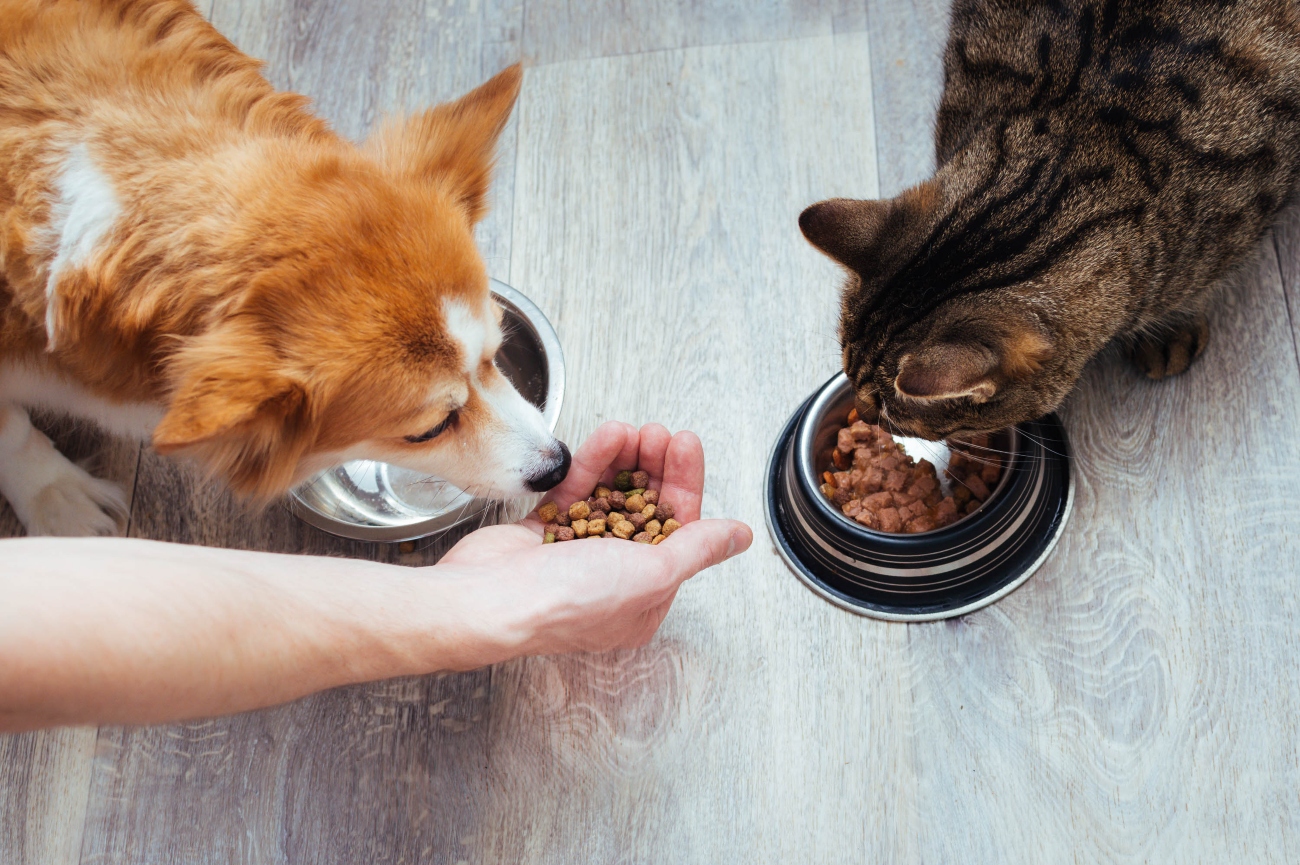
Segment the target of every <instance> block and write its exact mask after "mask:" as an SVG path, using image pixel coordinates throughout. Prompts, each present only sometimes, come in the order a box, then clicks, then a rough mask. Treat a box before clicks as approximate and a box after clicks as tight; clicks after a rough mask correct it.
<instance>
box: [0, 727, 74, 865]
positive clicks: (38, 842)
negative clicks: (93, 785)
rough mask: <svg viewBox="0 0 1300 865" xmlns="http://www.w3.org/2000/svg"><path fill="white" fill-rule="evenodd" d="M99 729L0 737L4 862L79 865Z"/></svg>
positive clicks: (1, 858)
mask: <svg viewBox="0 0 1300 865" xmlns="http://www.w3.org/2000/svg"><path fill="white" fill-rule="evenodd" d="M94 753H95V728H93V727H76V728H66V729H60V730H40V731H35V732H31V733H23V734H22V735H17V736H13V735H11V736H0V862H4V863H5V865H76V863H77V862H78V861H80V855H81V833H82V827H83V826H84V825H85V820H86V799H87V796H88V795H89V792H90V774H91V759H92V758H93V757H94Z"/></svg>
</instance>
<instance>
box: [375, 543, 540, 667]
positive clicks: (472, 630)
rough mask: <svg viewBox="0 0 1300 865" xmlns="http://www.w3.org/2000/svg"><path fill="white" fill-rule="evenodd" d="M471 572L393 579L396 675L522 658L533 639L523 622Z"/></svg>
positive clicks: (454, 568)
mask: <svg viewBox="0 0 1300 865" xmlns="http://www.w3.org/2000/svg"><path fill="white" fill-rule="evenodd" d="M484 576H485V575H484V574H483V573H482V572H481V571H479V570H477V569H474V568H466V567H462V566H458V565H435V566H433V567H428V568H421V569H418V570H414V569H413V570H409V571H407V572H406V573H403V574H402V575H401V576H400V577H399V578H398V584H399V585H398V586H395V589H396V592H395V595H396V596H397V597H396V598H395V600H394V602H392V603H390V604H389V607H390V609H392V610H393V611H394V613H395V614H396V619H397V621H398V623H399V624H398V625H397V628H396V630H395V632H394V636H396V637H397V638H398V643H399V644H400V648H396V651H395V655H396V656H398V657H400V658H401V661H400V664H401V666H402V667H403V668H404V669H403V671H402V672H401V673H398V674H397V675H424V674H428V673H434V672H443V671H464V670H474V669H478V668H480V667H485V666H488V665H490V664H496V663H500V662H502V661H507V660H510V659H511V658H515V657H518V656H519V655H521V654H523V652H524V649H525V647H526V646H527V644H528V642H529V640H530V639H531V636H532V629H531V628H530V626H529V624H528V622H527V621H524V620H521V619H520V618H519V617H518V616H517V615H516V614H515V611H514V610H513V609H512V608H511V607H510V606H509V605H508V604H503V603H501V602H500V601H501V600H502V599H500V598H498V597H495V596H494V595H493V594H492V593H491V588H490V587H491V582H490V581H489V580H485V579H483V577H484Z"/></svg>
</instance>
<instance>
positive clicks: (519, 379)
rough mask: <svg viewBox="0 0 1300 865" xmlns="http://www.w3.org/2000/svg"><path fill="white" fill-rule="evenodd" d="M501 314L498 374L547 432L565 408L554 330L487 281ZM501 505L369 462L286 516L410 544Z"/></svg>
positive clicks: (319, 486) (303, 499) (300, 501)
mask: <svg viewBox="0 0 1300 865" xmlns="http://www.w3.org/2000/svg"><path fill="white" fill-rule="evenodd" d="M492 296H493V297H494V298H496V301H497V303H499V304H501V308H502V309H503V310H504V312H505V318H504V321H503V322H502V329H503V330H504V331H505V341H504V342H503V343H502V345H501V349H500V351H498V352H497V356H496V362H497V367H498V368H499V369H500V370H501V372H502V374H503V375H505V377H506V378H508V379H510V381H511V383H512V384H514V386H515V387H516V388H518V390H519V392H520V393H521V394H523V396H524V398H525V399H527V400H528V401H529V402H531V403H532V404H533V405H535V406H537V407H538V408H539V409H541V412H542V416H543V417H545V418H546V423H547V425H548V426H549V427H550V428H551V431H552V432H554V431H555V424H556V423H557V422H558V421H559V419H560V405H561V403H562V402H563V401H564V354H563V352H561V350H560V339H559V337H558V336H556V334H555V328H553V327H552V326H551V323H550V322H549V321H547V320H546V316H544V315H543V314H542V311H541V310H540V309H538V308H537V307H536V306H535V305H534V304H533V302H532V301H530V300H529V299H528V298H526V297H524V296H523V295H522V294H520V293H519V292H517V291H515V290H514V289H513V288H511V287H510V286H508V285H506V284H505V283H503V282H498V281H497V280H495V279H494V280H492ZM499 504H500V503H499V502H493V501H491V500H489V499H483V498H477V497H475V496H472V495H470V494H469V493H467V492H465V491H463V490H461V489H459V488H458V487H455V486H452V485H451V484H449V483H447V482H446V481H443V480H440V479H437V478H431V477H429V476H428V475H426V474H422V473H420V472H416V471H412V470H410V469H406V468H400V467H398V466H393V465H388V464H387V463H378V462H373V461H370V460H358V461H354V462H348V463H344V464H343V465H341V466H337V467H335V468H332V469H330V470H329V471H326V472H323V473H322V474H320V475H317V476H316V477H315V478H313V479H312V480H310V481H308V482H307V483H305V484H303V485H302V486H300V487H298V488H297V489H295V490H294V491H293V492H291V493H290V494H289V506H290V509H291V510H292V511H293V513H294V514H296V515H297V516H298V517H299V518H300V519H302V520H303V521H304V522H306V523H309V524H310V525H313V526H315V527H316V528H318V529H322V530H324V531H327V532H329V533H330V534H333V535H339V536H340V537H344V538H353V539H355V540H361V541H388V542H393V543H395V542H399V541H410V540H415V539H417V538H424V537H428V536H429V535H433V534H437V533H438V532H444V531H446V530H448V529H450V528H453V527H455V526H458V525H461V524H462V523H466V522H469V521H470V520H478V521H486V520H487V518H488V517H489V516H490V511H491V509H493V508H494V507H496V506H498V505H499Z"/></svg>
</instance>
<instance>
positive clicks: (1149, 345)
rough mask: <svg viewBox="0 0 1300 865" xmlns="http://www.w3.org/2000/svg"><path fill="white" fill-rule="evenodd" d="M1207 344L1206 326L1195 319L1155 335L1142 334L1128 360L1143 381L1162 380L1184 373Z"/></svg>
mask: <svg viewBox="0 0 1300 865" xmlns="http://www.w3.org/2000/svg"><path fill="white" fill-rule="evenodd" d="M1209 341H1210V322H1209V320H1208V319H1206V317H1205V316H1204V315H1197V316H1196V317H1194V318H1191V319H1188V320H1186V321H1184V322H1180V323H1179V324H1177V325H1174V326H1173V327H1171V328H1170V329H1168V330H1165V331H1164V332H1162V333H1159V334H1143V335H1141V336H1139V337H1138V338H1137V341H1136V342H1134V344H1133V347H1132V349H1130V352H1129V356H1130V357H1131V358H1132V359H1133V363H1134V364H1135V365H1136V366H1137V368H1138V369H1140V370H1142V372H1144V373H1146V376H1147V378H1152V379H1162V378H1169V376H1171V375H1178V374H1179V373H1182V372H1186V371H1187V368H1188V367H1189V366H1191V365H1192V361H1194V360H1196V358H1197V357H1199V356H1200V354H1201V352H1203V351H1205V346H1206V344H1207V343H1209Z"/></svg>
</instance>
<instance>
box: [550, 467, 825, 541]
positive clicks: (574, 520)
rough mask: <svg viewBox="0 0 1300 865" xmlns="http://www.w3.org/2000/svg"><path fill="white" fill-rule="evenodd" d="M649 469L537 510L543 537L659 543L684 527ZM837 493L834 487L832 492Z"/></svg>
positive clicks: (631, 472)
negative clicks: (563, 504) (654, 483)
mask: <svg viewBox="0 0 1300 865" xmlns="http://www.w3.org/2000/svg"><path fill="white" fill-rule="evenodd" d="M649 483H650V474H649V472H644V471H641V470H640V469H637V470H631V469H629V470H626V471H622V472H619V473H618V475H617V476H616V477H615V478H614V484H613V485H614V486H615V487H617V489H610V488H609V487H607V486H605V485H603V484H602V485H600V486H597V487H596V488H595V489H594V490H592V493H593V495H591V496H589V497H588V498H587V499H586V500H585V501H576V502H574V503H573V504H572V505H570V506H569V508H568V510H567V512H566V511H563V510H561V509H560V508H559V507H558V506H557V505H556V504H555V503H554V502H545V503H543V504H542V505H541V506H540V507H538V509H537V517H538V518H539V519H541V520H542V523H543V527H542V532H543V539H544V540H545V541H546V543H548V544H553V543H557V542H561V541H571V540H577V539H580V538H601V537H609V536H610V535H613V536H614V537H616V538H620V539H622V540H635V541H639V542H640V543H645V544H651V543H656V544H657V543H659V542H660V541H662V540H663V539H664V538H665V537H667V536H668V535H670V534H672V533H673V532H674V531H676V530H677V529H678V528H680V527H681V523H680V522H678V521H677V520H674V519H672V516H673V512H674V511H673V506H672V504H671V503H668V502H661V501H660V491H659V490H652V489H649V488H648V486H647V485H648V484H649ZM833 492H834V488H831V490H830V492H829V493H828V495H829V494H830V493H833Z"/></svg>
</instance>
